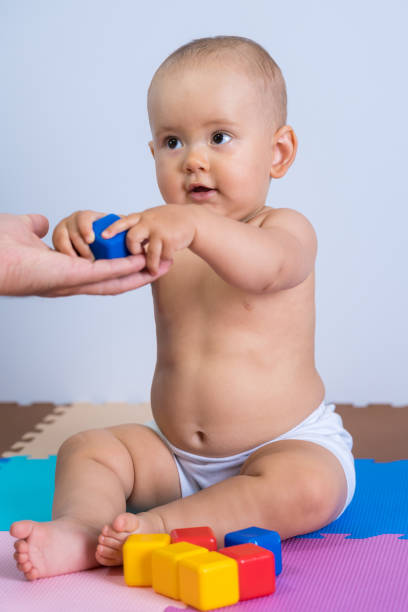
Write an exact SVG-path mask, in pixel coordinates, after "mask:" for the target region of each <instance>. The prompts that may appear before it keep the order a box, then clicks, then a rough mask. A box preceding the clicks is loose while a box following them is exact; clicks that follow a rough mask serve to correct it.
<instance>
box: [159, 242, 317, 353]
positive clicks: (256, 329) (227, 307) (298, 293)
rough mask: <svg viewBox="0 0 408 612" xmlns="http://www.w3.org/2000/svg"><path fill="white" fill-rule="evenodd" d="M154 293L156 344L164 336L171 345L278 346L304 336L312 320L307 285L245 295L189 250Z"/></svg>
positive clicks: (311, 303) (312, 304) (310, 292)
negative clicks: (291, 336) (248, 344)
mask: <svg viewBox="0 0 408 612" xmlns="http://www.w3.org/2000/svg"><path fill="white" fill-rule="evenodd" d="M308 285H309V286H308ZM312 285H313V282H312ZM152 289H153V298H154V305H155V317H156V325H157V330H158V340H159V341H160V337H161V336H163V338H164V339H166V341H167V342H173V343H176V342H181V343H184V342H185V341H186V340H187V339H188V341H190V342H193V340H194V339H195V340H196V341H197V342H198V341H201V342H204V341H206V342H207V343H208V342H210V341H213V342H215V343H216V344H217V345H219V344H221V343H222V342H224V343H226V344H227V345H229V344H230V343H231V344H232V345H234V343H235V342H239V341H241V342H243V341H246V342H249V343H251V342H254V343H261V344H263V343H268V344H269V343H270V342H271V341H272V342H273V343H274V344H275V343H276V342H278V341H279V344H281V343H282V340H283V338H286V341H289V336H290V335H291V334H294V333H295V334H296V335H297V337H298V338H299V333H303V334H307V335H308V329H309V328H310V325H311V322H312V319H313V322H312V327H313V324H314V298H313V287H312V286H311V285H310V283H308V282H307V281H306V283H305V284H304V286H303V287H302V286H299V287H296V288H294V289H292V290H290V291H282V292H279V293H269V294H254V293H249V292H247V291H244V290H241V289H240V288H238V287H233V286H231V285H229V284H228V283H226V282H225V281H224V280H223V279H222V278H221V277H220V276H219V275H218V274H217V273H216V272H215V271H214V270H212V268H211V267H210V266H209V265H208V264H207V263H206V262H205V261H203V260H202V259H201V258H199V257H198V256H196V255H195V254H194V253H191V252H190V251H188V250H186V251H183V252H181V253H179V254H177V257H176V259H175V262H174V264H173V267H172V268H171V270H170V271H169V272H168V273H167V274H166V275H165V276H163V277H162V278H161V279H159V280H158V281H156V283H154V285H152ZM301 330H303V332H302V331H301ZM312 331H313V330H312Z"/></svg>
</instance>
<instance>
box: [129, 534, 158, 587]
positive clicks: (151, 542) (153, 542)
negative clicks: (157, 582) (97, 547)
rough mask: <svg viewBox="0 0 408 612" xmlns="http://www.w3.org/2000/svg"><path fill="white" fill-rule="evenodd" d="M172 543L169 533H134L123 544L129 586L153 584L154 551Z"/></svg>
mask: <svg viewBox="0 0 408 612" xmlns="http://www.w3.org/2000/svg"><path fill="white" fill-rule="evenodd" d="M168 544H170V536H169V534H167V533H134V534H132V535H130V536H129V537H128V538H127V540H126V542H125V543H124V545H123V571H124V576H125V582H126V584H127V585H128V586H152V553H153V551H154V550H156V549H158V548H162V547H164V546H167V545H168Z"/></svg>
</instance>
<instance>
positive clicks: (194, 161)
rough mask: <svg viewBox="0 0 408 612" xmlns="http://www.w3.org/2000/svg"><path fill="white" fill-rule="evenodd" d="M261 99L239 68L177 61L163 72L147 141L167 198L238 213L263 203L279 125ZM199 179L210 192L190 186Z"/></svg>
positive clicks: (236, 215) (233, 214)
mask: <svg viewBox="0 0 408 612" xmlns="http://www.w3.org/2000/svg"><path fill="white" fill-rule="evenodd" d="M262 102H263V99H262V96H261V94H260V92H259V89H258V87H257V85H256V84H254V81H253V80H251V79H250V78H249V77H248V76H246V75H245V73H244V72H240V71H239V68H238V67H236V68H232V69H228V70H226V69H223V67H222V65H217V64H214V63H210V64H209V65H208V66H205V67H200V68H196V69H192V68H188V69H184V70H180V69H178V68H177V67H176V68H173V69H170V70H168V71H167V72H165V73H164V75H162V76H160V77H159V79H158V80H157V81H156V82H155V83H154V85H153V88H152V92H151V97H150V104H149V117H150V125H151V128H152V134H153V141H152V142H151V143H149V146H150V148H151V150H152V153H153V155H154V158H155V163H156V173H157V181H158V185H159V189H160V192H161V194H162V196H163V198H164V200H165V202H166V203H171V204H199V205H201V206H204V207H205V208H208V209H210V210H212V211H213V212H217V213H220V214H222V215H224V216H228V217H231V218H233V219H243V218H244V217H246V216H247V215H249V214H250V213H251V212H253V211H255V210H257V209H259V208H261V207H262V206H263V205H264V204H265V200H266V197H267V193H268V188H269V182H270V170H271V165H272V153H273V146H272V141H273V129H272V127H271V126H268V124H267V121H266V114H265V110H264V109H263V108H262ZM194 184H195V185H202V186H203V187H208V188H210V189H211V190H210V191H199V192H195V191H191V189H192V187H193V186H194Z"/></svg>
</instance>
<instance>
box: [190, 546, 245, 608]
mask: <svg viewBox="0 0 408 612" xmlns="http://www.w3.org/2000/svg"><path fill="white" fill-rule="evenodd" d="M179 578H180V599H181V601H183V602H184V603H186V604H188V605H190V606H194V607H195V608H198V609H199V610H213V609H214V608H221V607H222V606H231V605H233V604H235V603H237V601H238V600H239V581H238V563H237V562H236V561H235V559H232V558H231V557H226V556H225V555H221V554H220V553H218V552H214V551H212V552H208V553H206V554H202V555H197V556H195V557H190V558H188V559H183V560H182V561H180V564H179Z"/></svg>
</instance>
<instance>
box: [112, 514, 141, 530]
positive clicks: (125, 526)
mask: <svg viewBox="0 0 408 612" xmlns="http://www.w3.org/2000/svg"><path fill="white" fill-rule="evenodd" d="M112 527H113V529H115V531H117V532H118V533H121V532H122V533H123V532H127V534H129V533H133V532H134V531H136V530H137V529H138V528H139V519H138V517H137V516H136V514H131V513H130V512H124V513H123V514H119V516H117V517H116V518H115V520H114V521H113V523H112Z"/></svg>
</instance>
